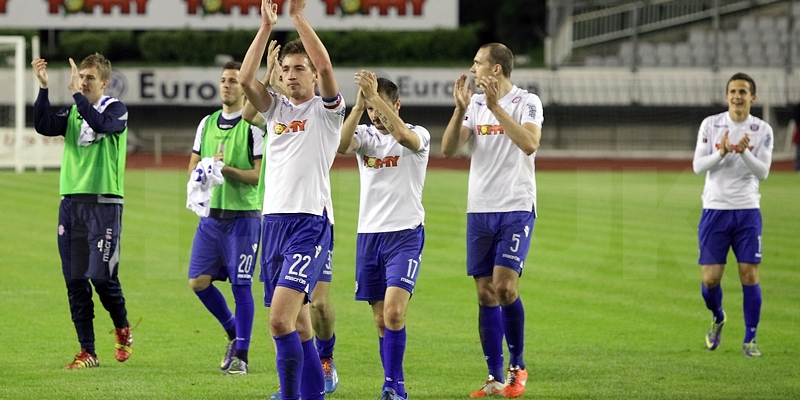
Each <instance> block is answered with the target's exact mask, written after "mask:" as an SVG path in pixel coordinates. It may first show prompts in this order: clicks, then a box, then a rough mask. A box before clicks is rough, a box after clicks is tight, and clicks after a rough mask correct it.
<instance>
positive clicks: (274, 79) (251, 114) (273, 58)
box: [242, 40, 286, 127]
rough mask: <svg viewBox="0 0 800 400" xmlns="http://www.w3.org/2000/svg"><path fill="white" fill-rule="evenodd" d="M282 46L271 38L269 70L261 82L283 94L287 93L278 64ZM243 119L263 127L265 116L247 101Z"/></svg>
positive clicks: (268, 58) (268, 51) (268, 54)
mask: <svg viewBox="0 0 800 400" xmlns="http://www.w3.org/2000/svg"><path fill="white" fill-rule="evenodd" d="M280 49H281V46H280V45H278V42H277V41H275V40H270V41H269V45H268V46H267V72H266V73H265V74H264V76H263V77H262V78H261V83H262V84H263V85H264V86H265V87H267V88H269V87H270V86H271V87H272V89H273V91H275V92H277V93H281V94H286V91H285V90H283V85H282V84H280V72H279V71H280V69H279V68H277V67H276V66H277V65H278V54H279V52H280ZM242 119H244V120H245V121H247V123H249V124H250V125H253V126H258V127H261V126H262V125H264V118H263V117H262V116H261V115H260V114H259V113H258V110H256V108H255V107H254V106H253V103H251V102H249V101H248V102H246V103H245V104H244V109H243V110H242Z"/></svg>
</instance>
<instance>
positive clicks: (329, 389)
mask: <svg viewBox="0 0 800 400" xmlns="http://www.w3.org/2000/svg"><path fill="white" fill-rule="evenodd" d="M320 361H321V362H322V372H323V373H324V374H325V393H333V392H335V391H336V388H337V387H338V386H339V374H338V373H336V364H334V362H333V358H323V359H321V360H320Z"/></svg>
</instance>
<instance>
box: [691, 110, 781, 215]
mask: <svg viewBox="0 0 800 400" xmlns="http://www.w3.org/2000/svg"><path fill="white" fill-rule="evenodd" d="M725 132H729V133H728V140H729V141H730V143H731V146H735V145H736V144H737V143H739V141H741V140H742V138H743V137H744V134H745V133H747V135H748V136H749V137H750V152H751V153H753V155H754V156H756V158H759V156H760V155H764V154H768V155H769V156H770V158H771V156H772V146H773V142H774V140H773V133H772V127H770V126H769V124H767V123H766V122H764V121H763V120H761V119H760V118H757V117H754V116H752V115H750V116H748V117H747V119H746V120H745V121H744V122H741V123H736V122H733V120H731V117H730V115H729V114H728V112H727V111H726V112H723V113H719V114H716V115H712V116H710V117H707V118H706V119H704V120H703V123H702V124H701V125H700V131H699V132H698V134H697V148H696V151H695V158H697V157H699V156H707V155H710V154H712V153H714V152H717V153H718V152H719V146H720V141H721V139H722V136H723V135H724V134H725ZM763 152H767V153H763ZM760 199H761V194H759V193H758V178H756V176H755V175H753V173H752V172H750V169H749V168H747V165H746V164H745V162H744V161H743V160H742V155H740V154H738V153H735V152H730V153H728V154H726V155H725V157H724V158H723V159H722V161H720V162H719V163H717V164H716V165H714V166H713V167H711V169H710V170H709V171H708V172H706V184H705V187H704V188H703V208H705V209H712V210H743V209H751V208H759V207H760V205H759V200H760Z"/></svg>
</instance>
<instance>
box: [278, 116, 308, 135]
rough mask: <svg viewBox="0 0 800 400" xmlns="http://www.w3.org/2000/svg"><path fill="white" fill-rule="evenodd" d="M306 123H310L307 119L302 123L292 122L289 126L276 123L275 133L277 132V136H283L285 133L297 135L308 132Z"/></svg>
mask: <svg viewBox="0 0 800 400" xmlns="http://www.w3.org/2000/svg"><path fill="white" fill-rule="evenodd" d="M306 122H308V120H307V119H304V120H302V121H292V122H290V123H289V125H286V124H282V123H280V122H276V123H275V129H274V132H275V134H276V135H281V134H283V133H284V132H293V133H297V132H300V131H305V130H306Z"/></svg>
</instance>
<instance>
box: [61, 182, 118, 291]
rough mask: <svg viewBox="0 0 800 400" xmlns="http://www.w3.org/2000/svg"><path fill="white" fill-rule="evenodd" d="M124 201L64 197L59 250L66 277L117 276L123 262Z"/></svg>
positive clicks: (103, 278)
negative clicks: (91, 201) (100, 201)
mask: <svg viewBox="0 0 800 400" xmlns="http://www.w3.org/2000/svg"><path fill="white" fill-rule="evenodd" d="M121 230H122V204H109V203H86V202H80V201H73V200H70V199H69V198H64V199H62V200H61V206H60V207H59V210H58V252H59V254H60V255H61V269H62V272H63V273H64V278H65V279H66V280H71V279H101V280H108V279H115V278H116V277H117V266H118V265H119V254H120V253H119V234H120V231H121Z"/></svg>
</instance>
